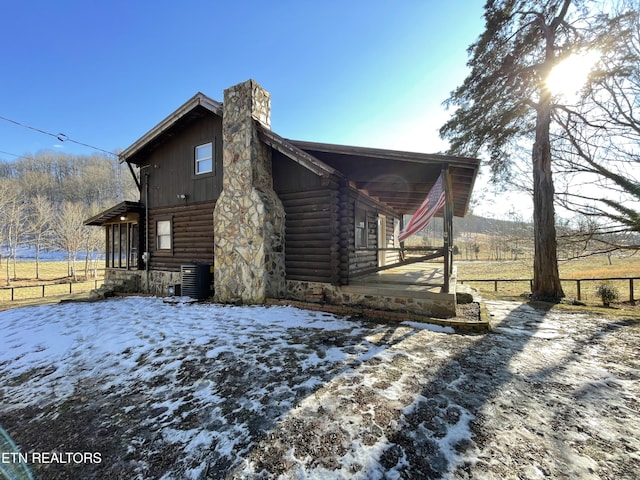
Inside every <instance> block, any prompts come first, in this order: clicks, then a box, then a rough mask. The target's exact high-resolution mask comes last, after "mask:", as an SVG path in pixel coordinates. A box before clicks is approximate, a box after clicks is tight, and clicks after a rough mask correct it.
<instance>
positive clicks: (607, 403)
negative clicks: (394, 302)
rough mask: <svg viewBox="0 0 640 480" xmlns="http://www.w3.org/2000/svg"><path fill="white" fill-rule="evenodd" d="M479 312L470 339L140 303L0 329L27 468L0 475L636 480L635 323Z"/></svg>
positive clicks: (14, 313) (509, 307) (1, 373)
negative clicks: (486, 326) (489, 327)
mask: <svg viewBox="0 0 640 480" xmlns="http://www.w3.org/2000/svg"><path fill="white" fill-rule="evenodd" d="M488 307H489V310H490V312H491V313H492V314H493V315H494V319H495V320H496V322H500V324H499V326H498V327H497V328H496V329H495V330H494V331H493V332H492V333H489V334H485V335H475V336H464V335H457V334H454V333H453V332H452V331H448V330H447V329H443V328H439V327H434V326H428V325H424V324H416V323H403V324H380V323H371V322H366V321H361V320H353V319H347V318H343V317H337V316H334V315H330V314H326V313H321V312H309V311H304V310H299V309H295V308H292V307H275V306H274V307H231V306H221V305H215V304H191V303H189V302H186V301H181V302H178V303H177V304H167V303H164V302H163V301H162V299H158V298H149V297H128V298H121V299H111V300H108V301H104V302H98V303H73V304H62V305H54V306H42V307H27V308H21V309H16V310H9V311H5V312H0V332H2V336H1V337H0V425H2V426H3V427H4V428H5V429H6V430H7V431H8V432H9V433H10V434H11V436H12V437H13V439H14V440H15V441H16V443H17V444H18V445H19V446H20V447H21V449H22V452H24V457H22V458H17V457H13V458H12V459H9V458H8V457H4V456H3V457H2V458H1V459H2V461H5V460H12V461H21V460H24V461H26V462H27V463H29V465H30V467H31V468H32V470H33V471H34V472H35V474H36V476H37V478H42V479H47V478H70V479H71V478H86V479H88V478H96V479H106V478H139V479H147V478H149V479H150V478H163V479H182V478H193V479H200V478H238V479H239V478H250V479H253V478H265V479H266V478H283V479H292V478H296V479H305V478H317V479H319V478H329V479H333V478H335V479H339V478H348V479H351V478H354V479H400V478H416V479H424V478H456V479H458V478H460V479H462V478H474V479H475V478H490V479H493V478H495V479H504V478H530V479H535V478H587V479H589V478H593V479H596V478H616V479H620V478H637V476H636V475H637V472H638V471H640V453H639V452H640V439H639V438H638V434H637V432H639V431H640V413H639V412H640V402H639V400H638V398H639V396H640V386H639V382H638V380H639V379H640V371H639V364H640V360H638V357H637V352H638V347H639V346H640V345H639V343H640V324H639V323H638V322H635V321H618V322H615V321H612V320H607V319H605V318H602V317H598V316H593V315H583V314H572V313H566V312H558V311H555V310H552V311H549V312H547V311H544V310H536V309H534V308H532V307H530V306H529V305H526V304H525V305H523V304H519V303H505V302H491V303H489V305H488ZM78 452H81V453H83V454H89V455H84V456H75V457H74V456H73V455H69V454H73V453H78ZM47 455H48V456H47ZM65 460H66V461H65Z"/></svg>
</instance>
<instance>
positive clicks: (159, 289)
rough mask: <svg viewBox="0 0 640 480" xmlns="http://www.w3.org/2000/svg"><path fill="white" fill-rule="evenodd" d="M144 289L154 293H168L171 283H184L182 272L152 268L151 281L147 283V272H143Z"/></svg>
mask: <svg viewBox="0 0 640 480" xmlns="http://www.w3.org/2000/svg"><path fill="white" fill-rule="evenodd" d="M141 279H142V291H143V292H147V293H152V294H154V295H166V294H167V288H169V286H170V285H179V284H181V283H182V274H181V272H169V271H164V270H150V271H149V283H148V284H147V273H146V272H144V271H143V272H142V273H141Z"/></svg>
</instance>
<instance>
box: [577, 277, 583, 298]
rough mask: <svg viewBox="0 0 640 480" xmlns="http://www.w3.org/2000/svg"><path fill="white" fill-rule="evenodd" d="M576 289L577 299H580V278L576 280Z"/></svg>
mask: <svg viewBox="0 0 640 480" xmlns="http://www.w3.org/2000/svg"><path fill="white" fill-rule="evenodd" d="M576 290H577V291H578V300H582V298H581V297H582V295H581V293H582V292H581V291H580V280H576Z"/></svg>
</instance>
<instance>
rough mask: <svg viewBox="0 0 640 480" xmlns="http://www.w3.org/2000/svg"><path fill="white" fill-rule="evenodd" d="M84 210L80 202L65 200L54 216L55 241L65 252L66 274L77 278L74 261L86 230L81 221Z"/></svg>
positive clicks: (83, 216)
mask: <svg viewBox="0 0 640 480" xmlns="http://www.w3.org/2000/svg"><path fill="white" fill-rule="evenodd" d="M86 217H87V216H86V211H85V209H84V207H83V206H82V205H81V204H80V203H73V202H65V203H64V204H63V205H62V208H61V209H60V211H59V212H58V215H57V216H56V223H55V226H54V232H55V242H56V244H57V245H58V247H60V248H61V249H62V250H64V251H65V252H66V253H67V265H68V274H69V276H72V277H73V279H74V281H76V280H77V269H76V261H77V259H78V253H79V252H81V251H82V249H83V246H84V244H85V241H84V238H83V236H84V235H85V232H86V230H87V227H86V226H85V225H84V223H83V221H84V219H85V218H86Z"/></svg>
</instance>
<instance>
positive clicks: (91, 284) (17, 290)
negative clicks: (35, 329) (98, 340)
mask: <svg viewBox="0 0 640 480" xmlns="http://www.w3.org/2000/svg"><path fill="white" fill-rule="evenodd" d="M103 283H104V278H95V279H92V280H85V281H77V282H57V283H43V284H38V285H18V286H10V287H0V302H13V301H16V300H29V299H33V298H45V297H59V296H64V295H72V294H74V293H85V292H86V293H89V292H90V291H91V290H93V289H96V288H98V287H99V286H100V285H102V284H103Z"/></svg>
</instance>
